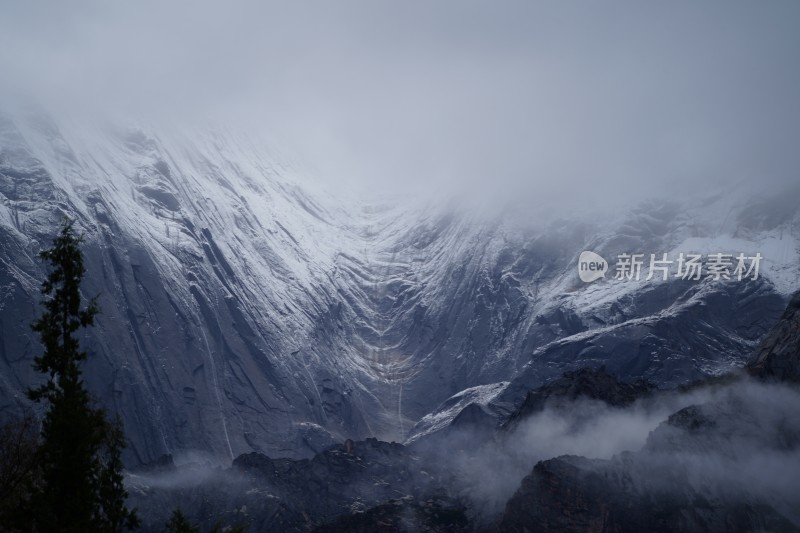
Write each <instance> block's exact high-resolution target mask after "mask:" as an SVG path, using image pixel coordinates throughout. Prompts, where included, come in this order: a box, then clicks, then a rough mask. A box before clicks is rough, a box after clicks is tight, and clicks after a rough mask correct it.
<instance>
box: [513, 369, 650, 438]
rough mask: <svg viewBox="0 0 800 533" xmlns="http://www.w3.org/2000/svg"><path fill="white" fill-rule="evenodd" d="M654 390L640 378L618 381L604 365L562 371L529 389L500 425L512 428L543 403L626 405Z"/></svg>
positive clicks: (542, 406) (556, 404) (542, 405)
mask: <svg viewBox="0 0 800 533" xmlns="http://www.w3.org/2000/svg"><path fill="white" fill-rule="evenodd" d="M654 390H655V387H654V386H653V385H651V384H649V383H647V382H646V381H645V380H642V379H639V380H636V381H634V382H632V383H626V382H623V381H620V380H618V379H617V378H616V377H615V376H613V375H611V374H609V373H608V372H607V371H606V368H605V367H600V368H581V369H580V370H576V371H573V372H565V373H564V374H562V375H561V377H559V378H558V379H555V380H553V381H551V382H549V383H547V384H545V385H543V386H541V387H539V388H537V389H534V390H531V391H529V392H528V394H527V396H525V401H524V402H522V405H521V406H520V407H519V409H517V410H516V411H514V412H513V413H512V414H511V416H510V417H509V418H508V421H507V422H506V423H505V424H504V425H503V428H504V429H505V430H513V429H514V428H515V427H517V425H518V424H519V423H520V422H522V421H523V420H525V419H527V418H529V417H530V416H532V415H534V414H536V413H539V412H541V411H542V410H543V409H544V408H545V407H546V406H550V407H557V406H558V405H562V406H563V405H565V404H569V403H571V402H574V401H575V400H578V399H580V398H585V399H589V400H598V401H601V402H603V403H605V404H607V405H610V406H612V407H627V406H628V405H630V404H632V403H633V402H634V401H636V400H638V399H640V398H644V397H645V396H648V395H649V394H651V393H652V392H653V391H654Z"/></svg>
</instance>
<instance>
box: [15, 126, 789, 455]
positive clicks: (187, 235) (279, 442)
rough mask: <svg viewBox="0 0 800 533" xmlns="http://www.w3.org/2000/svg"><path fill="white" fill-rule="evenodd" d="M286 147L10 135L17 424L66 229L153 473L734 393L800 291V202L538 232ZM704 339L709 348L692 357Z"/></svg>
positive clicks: (78, 133)
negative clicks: (659, 261)
mask: <svg viewBox="0 0 800 533" xmlns="http://www.w3.org/2000/svg"><path fill="white" fill-rule="evenodd" d="M269 148H270V147H269V145H268V144H265V143H263V142H260V141H256V140H254V139H252V138H245V137H242V136H239V135H236V134H235V133H232V132H228V131H225V130H214V132H208V131H206V132H204V133H196V132H193V133H191V134H185V133H181V132H176V131H173V130H170V129H168V128H152V127H143V126H140V127H137V128H123V129H112V128H109V129H108V130H99V129H91V130H87V129H83V128H78V127H74V126H70V125H66V124H59V125H58V126H56V124H54V123H53V122H52V121H50V120H49V119H45V118H42V117H41V116H38V117H35V116H34V117H32V116H27V117H23V118H19V117H14V118H13V119H12V118H10V117H4V118H3V119H2V120H0V200H1V201H0V245H1V246H2V248H0V287H2V293H0V321H1V322H0V349H1V350H2V352H1V353H2V360H0V365H1V366H2V368H0V408H2V409H3V410H4V411H8V412H12V411H16V410H18V409H20V408H22V407H23V406H24V405H26V401H25V400H24V393H23V391H24V389H25V387H26V386H27V385H28V384H30V383H32V382H33V381H35V379H36V376H35V375H34V374H33V372H32V371H31V369H30V363H31V359H32V357H33V356H34V354H35V353H36V352H37V350H38V345H37V343H36V340H35V337H34V336H33V334H32V333H31V332H30V330H29V327H28V324H29V323H30V322H31V320H32V318H33V317H34V316H35V315H36V314H37V312H38V311H37V308H36V305H35V302H36V301H37V300H38V284H39V281H40V280H41V279H42V278H43V270H42V265H41V264H40V263H39V262H38V260H37V259H36V254H37V252H38V251H39V250H40V249H41V248H43V247H45V246H47V244H48V242H49V240H50V238H51V237H52V235H53V234H54V232H55V228H56V227H57V225H58V223H59V221H60V219H61V218H62V217H63V216H65V215H66V216H70V217H72V218H75V219H76V220H77V221H78V224H79V226H80V227H81V228H82V230H83V231H84V232H85V234H86V243H85V252H86V255H87V267H88V278H87V282H86V293H87V295H91V294H96V293H99V294H100V305H101V307H102V315H101V316H100V317H99V320H98V325H97V327H96V328H94V329H93V330H92V331H91V332H89V333H88V334H87V336H86V338H85V341H84V343H85V346H87V347H88V349H89V350H90V351H91V352H92V353H93V356H92V357H91V358H90V362H89V363H88V365H87V379H88V382H89V385H90V387H91V389H92V390H93V391H94V392H95V393H96V394H97V395H98V397H99V399H100V400H101V401H102V402H104V403H106V404H107V405H110V406H112V407H113V408H114V409H116V410H117V411H119V412H120V413H121V414H122V415H123V418H124V421H125V423H126V426H127V430H128V434H129V435H130V437H131V440H132V446H131V448H130V453H131V460H132V461H140V462H147V461H150V460H152V459H154V458H156V457H158V456H159V455H161V454H163V453H173V454H180V453H188V452H194V451H199V452H203V453H208V454H211V455H212V456H214V457H215V458H217V459H219V460H229V459H230V458H231V457H233V456H236V455H239V454H241V453H244V452H248V451H251V450H257V451H263V452H265V453H268V454H270V455H273V456H276V455H290V456H298V455H307V454H309V453H311V452H312V451H315V450H319V449H321V448H322V447H324V446H326V445H327V444H328V443H330V442H331V440H332V439H335V440H342V439H344V438H347V437H351V438H359V437H365V436H377V437H379V438H382V439H389V440H392V439H395V440H401V439H405V438H406V437H408V436H409V435H417V434H419V433H420V430H419V428H418V429H417V430H414V432H412V427H413V426H414V424H416V423H417V422H418V421H420V419H422V418H423V417H424V416H425V415H426V414H428V413H430V412H431V411H432V410H434V409H435V408H436V406H437V405H439V404H440V403H442V402H444V401H445V400H446V399H447V398H449V397H450V396H452V395H454V394H457V393H459V392H460V391H462V390H464V389H468V388H471V387H479V386H483V385H486V386H489V385H490V384H492V383H497V382H501V381H505V380H509V381H510V382H511V383H510V384H508V385H506V384H503V385H499V386H491V387H486V388H477V389H473V390H474V391H482V390H490V391H492V394H491V396H492V398H493V399H492V401H493V402H499V403H500V404H503V402H506V403H509V404H510V403H513V402H514V401H516V399H517V396H518V391H520V390H522V389H524V388H525V387H530V386H536V385H537V384H538V383H540V382H541V380H543V379H545V378H546V377H547V376H550V375H553V374H554V373H558V372H560V371H562V370H564V369H567V368H573V367H575V366H579V365H581V364H595V363H601V362H606V363H608V364H609V365H610V366H611V367H613V368H615V370H617V371H618V372H619V373H621V374H624V375H630V376H645V377H647V378H649V379H652V380H654V381H656V382H662V383H677V382H682V381H687V380H690V379H693V378H696V377H699V376H701V375H704V374H709V373H718V372H721V371H724V370H725V369H726V368H729V367H730V366H731V365H733V364H737V363H739V362H741V361H742V360H743V359H744V358H745V357H746V355H747V354H746V353H744V352H745V351H746V350H745V348H747V347H750V346H751V345H752V343H754V342H755V341H756V340H757V339H758V338H760V336H761V335H762V334H763V332H764V331H766V329H767V328H768V327H769V326H770V325H771V324H772V322H773V321H774V319H775V318H777V316H778V314H779V313H780V310H781V309H782V307H783V305H784V301H785V298H786V295H787V294H788V293H789V292H790V291H791V290H792V289H793V288H794V284H795V283H796V281H797V279H798V262H797V257H798V244H797V242H798V236H800V227H799V226H798V215H797V208H796V205H797V202H793V203H791V202H790V203H789V205H788V206H787V205H784V203H786V202H785V199H786V196H787V195H785V194H784V195H782V196H778V197H777V199H772V200H770V199H769V197H768V196H766V197H765V198H766V199H763V200H759V201H758V202H756V201H753V200H750V199H748V198H746V197H745V198H744V199H741V198H742V197H741V196H740V197H737V196H736V195H734V194H727V195H722V196H720V197H718V198H712V199H704V200H703V201H702V202H699V201H698V202H697V203H696V204H695V205H675V204H669V203H667V202H653V203H649V204H645V205H641V206H639V207H637V208H635V209H632V210H630V211H626V212H624V213H619V214H617V215H615V216H614V217H610V218H608V219H606V220H605V221H604V222H603V223H602V224H598V223H596V221H595V222H593V223H591V224H590V223H587V222H585V221H581V220H576V219H570V220H566V221H564V220H553V221H551V222H549V223H547V224H533V223H529V222H526V221H524V220H523V222H520V221H519V220H518V218H517V217H512V216H496V217H485V216H476V215H469V216H467V215H465V214H464V213H460V212H458V211H457V210H455V211H454V210H452V209H450V208H449V207H444V204H443V205H437V206H434V207H432V206H431V205H430V204H423V205H421V206H419V205H417V206H413V207H412V206H386V205H381V206H374V205H370V204H359V203H356V202H354V201H353V200H344V201H342V200H341V198H336V197H334V196H333V195H331V194H329V193H327V192H326V191H325V189H324V188H323V187H321V186H320V185H319V183H318V182H315V181H313V180H309V179H308V178H306V177H305V176H304V175H303V171H301V170H300V169H299V168H298V167H297V166H295V165H293V164H291V163H288V162H286V161H284V160H282V158H281V156H280V155H279V154H276V153H272V152H270V149H269ZM792 195H793V196H792ZM789 197H790V198H794V199H797V197H798V195H797V192H796V191H794V192H791V193H790V194H789ZM781 199H783V200H784V202H783V203H782V202H781ZM759 202H761V203H759ZM770 202H771V203H770ZM720 213H722V214H723V215H724V220H721V219H720V216H719V214H720ZM715 214H716V216H715ZM717 248H719V249H717ZM583 250H594V251H597V252H598V253H600V254H601V255H604V256H605V257H607V258H609V259H610V258H611V257H613V256H614V255H616V254H618V253H621V252H623V251H629V252H643V253H661V252H675V253H677V252H678V251H683V250H692V251H709V252H716V251H719V252H726V253H738V252H747V253H752V252H755V251H760V252H761V253H762V255H764V258H765V259H764V263H763V265H762V278H761V279H760V280H759V281H757V282H751V283H744V282H735V281H731V282H727V283H714V282H705V281H703V282H656V281H654V280H651V281H648V282H645V281H641V282H638V283H637V282H615V281H613V280H610V279H609V280H604V281H598V282H595V283H594V284H591V285H585V284H583V283H582V282H581V281H580V280H579V279H578V277H577V272H576V265H577V257H578V255H579V254H580V252H581V251H583ZM687 328H689V329H692V330H693V332H694V333H697V334H699V335H700V337H699V338H700V339H702V342H700V341H698V342H696V343H694V344H691V345H689V344H686V343H685V342H684V341H683V339H684V338H685V337H684V335H688V333H687V331H688V329H687ZM648 350H649V351H648ZM645 352H646V353H645ZM651 352H652V353H651ZM473 396H475V394H471V393H469V394H467V393H465V394H462V395H461V396H459V398H460V399H464V398H472V397H473ZM478 396H480V397H481V398H483V397H484V396H485V395H484V394H479V395H478ZM487 401H488V400H487ZM465 403H469V402H462V401H460V400H458V401H455V402H453V401H451V402H447V403H446V404H445V406H446V410H447V413H446V414H441V413H440V414H439V415H436V414H434V415H432V416H431V417H428V418H427V419H425V420H427V422H425V423H424V424H427V425H426V427H428V428H429V429H430V428H434V427H435V428H438V427H439V426H441V424H440V423H439V422H442V421H443V420H445V419H446V418H447V417H449V416H457V414H458V412H460V409H454V408H453V406H454V405H456V406H462V404H465ZM484 403H485V402H484ZM497 411H498V412H499V411H502V409H499V410H497ZM431 420H436V421H438V422H437V423H436V424H428V422H430V421H431Z"/></svg>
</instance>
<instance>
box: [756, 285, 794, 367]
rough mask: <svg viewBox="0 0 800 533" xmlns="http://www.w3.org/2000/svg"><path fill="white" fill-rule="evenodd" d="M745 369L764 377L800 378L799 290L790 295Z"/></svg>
mask: <svg viewBox="0 0 800 533" xmlns="http://www.w3.org/2000/svg"><path fill="white" fill-rule="evenodd" d="M748 370H749V371H750V373H751V374H753V375H756V376H758V377H760V378H762V379H766V380H777V381H789V382H794V383H797V382H800V292H797V293H795V295H794V296H793V297H792V299H791V301H790V302H789V306H788V307H787V308H786V311H784V313H783V316H782V317H781V320H780V322H779V323H778V325H777V326H776V327H775V328H773V329H772V330H771V331H770V332H769V334H768V335H767V336H766V337H764V340H763V341H762V342H761V344H760V345H759V347H758V349H757V350H756V352H755V354H754V355H753V358H752V360H751V361H750V362H749V364H748Z"/></svg>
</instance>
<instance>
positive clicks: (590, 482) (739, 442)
mask: <svg viewBox="0 0 800 533" xmlns="http://www.w3.org/2000/svg"><path fill="white" fill-rule="evenodd" d="M799 304H800V300H798V298H797V296H795V298H793V299H792V301H791V302H790V304H789V307H788V308H787V310H786V312H785V313H784V315H783V318H782V319H781V320H780V321H779V322H778V324H777V325H776V326H775V327H774V328H773V329H772V330H771V331H770V332H769V334H768V335H767V337H766V340H765V341H764V343H763V344H762V345H761V347H760V348H759V349H758V351H757V353H756V357H755V359H754V363H753V364H752V365H751V367H750V369H751V371H753V372H754V373H755V374H756V375H758V376H760V377H764V378H769V381H770V382H771V384H766V385H765V384H760V383H755V382H748V381H747V380H739V381H733V382H731V383H729V384H728V386H727V387H725V388H722V389H721V391H720V390H717V391H713V392H709V393H708V394H709V396H710V398H709V400H708V401H706V402H704V403H700V404H696V405H690V406H688V407H685V408H683V409H681V410H679V411H677V412H675V413H674V414H672V415H671V416H669V417H668V419H667V420H666V421H665V422H664V423H662V424H661V425H660V426H659V427H658V428H657V429H656V430H655V431H653V432H652V433H651V434H650V436H649V438H648V441H647V444H646V445H645V447H644V448H643V449H642V450H640V451H635V452H625V453H622V454H620V455H617V456H615V457H614V458H612V459H611V460H590V459H586V458H583V457H574V456H573V457H569V456H564V457H558V458H555V459H550V460H546V461H541V462H539V463H538V464H537V465H536V466H535V467H534V469H533V471H532V472H531V474H530V475H529V476H528V477H526V478H525V479H524V480H523V482H522V484H521V486H520V488H519V489H518V490H517V492H516V493H515V495H514V496H513V497H512V498H511V499H510V500H509V502H508V504H507V505H506V509H505V512H504V515H503V518H502V522H501V525H500V530H501V531H620V532H623V531H631V532H633V531H800V513H798V511H797V510H798V509H800V496H798V492H797V490H798V488H800V485H798V483H797V475H796V474H797V472H798V471H800V414H798V406H800V391H798V390H797V388H796V386H793V387H786V386H785V385H780V384H776V383H775V381H776V380H782V381H784V382H787V383H792V384H793V383H796V381H795V380H796V374H795V372H796V368H795V366H794V365H795V364H796V361H797V346H798V344H797V343H798V339H800V335H799V332H798V329H797V320H798V305H799ZM695 392H697V391H696V390H695ZM532 394H533V393H532ZM610 431H613V429H610Z"/></svg>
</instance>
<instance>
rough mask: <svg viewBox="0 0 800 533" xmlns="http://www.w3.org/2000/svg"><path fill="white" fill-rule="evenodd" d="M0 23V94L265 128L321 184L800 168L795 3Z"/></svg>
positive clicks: (214, 10)
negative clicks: (319, 175) (307, 164)
mask: <svg viewBox="0 0 800 533" xmlns="http://www.w3.org/2000/svg"><path fill="white" fill-rule="evenodd" d="M0 6H1V7H0V9H1V10H2V11H0V69H2V76H1V77H0V88H2V89H4V90H6V91H12V92H13V91H22V92H24V93H26V94H28V95H34V96H35V97H36V98H39V99H40V100H43V101H47V102H49V103H51V104H52V105H54V106H59V105H61V106H67V105H68V106H77V105H79V104H84V105H86V104H87V103H91V105H92V106H96V107H98V108H102V109H113V110H115V112H125V113H140V114H145V115H146V114H148V113H151V114H153V115H164V114H165V113H166V114H169V115H170V116H174V117H175V118H176V119H178V120H180V119H181V118H182V117H183V118H186V117H193V118H197V117H204V118H205V117H207V118H212V119H217V120H219V119H222V120H224V121H229V122H232V123H234V124H236V123H239V124H241V125H242V127H245V126H246V127H258V128H261V129H263V130H264V131H265V132H267V133H269V134H271V135H275V136H278V137H281V138H285V139H287V142H288V143H289V145H290V146H292V148H293V149H295V150H296V151H298V152H299V153H301V154H302V155H303V157H305V158H307V159H308V160H309V161H311V162H312V163H313V164H315V165H316V166H318V167H319V168H320V169H321V171H322V172H323V173H324V174H326V177H329V178H330V179H338V178H342V177H345V176H358V177H362V178H366V179H367V180H368V181H370V182H372V183H378V184H396V183H399V182H406V181H411V182H417V183H426V182H428V181H429V180H431V179H442V180H445V181H447V180H450V181H453V182H456V183H458V184H460V185H464V186H466V184H469V185H470V186H478V187H480V186H481V184H483V185H487V184H489V185H490V186H493V187H495V186H497V185H498V184H505V183H508V184H510V183H517V184H518V183H525V184H529V185H532V186H533V187H534V188H540V189H542V188H544V189H546V188H552V189H554V190H562V191H563V190H568V191H569V190H589V189H592V188H594V187H600V186H602V187H603V188H605V189H617V190H619V189H620V188H631V189H634V188H639V189H642V188H648V189H651V190H652V191H653V192H656V193H657V192H658V191H659V190H670V189H674V188H676V187H678V188H679V187H687V186H689V184H692V183H697V180H707V182H709V183H710V182H714V181H715V180H739V179H760V180H763V179H776V180H777V179H783V180H789V179H797V177H798V172H799V171H800V149H799V148H800V147H798V140H800V2H797V1H796V0H786V1H779V0H766V1H755V0H754V1H752V2H741V1H734V0H725V1H714V2H712V1H709V2H703V1H696V0H691V1H669V2H656V1H645V0H642V1H629V2H619V1H603V2H601V1H585V2H579V1H575V2H572V1H570V2H564V1H555V0H553V1H551V2H534V1H519V2H517V1H499V2H498V1H494V2H490V1H486V2H478V1H472V0H466V1H465V0H458V1H455V0H454V1H419V2H413V1H403V2H399V1H375V0H373V1H363V2H350V1H339V2H332V1H319V2H302V1H292V2H282V3H269V2H258V1H225V2H222V1H219V2H210V1H204V0H199V1H198V0H195V1H174V2H171V1H161V2H155V1H140V2H122V1H112V0H103V1H96V2H85V1H84V2H81V1H75V2H62V1H49V2H45V1H31V0H24V1H22V0H21V1H16V0H0ZM564 184H567V185H568V187H564ZM598 184H602V185H598ZM576 185H578V186H582V187H586V189H580V188H576V187H575V186H576Z"/></svg>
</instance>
